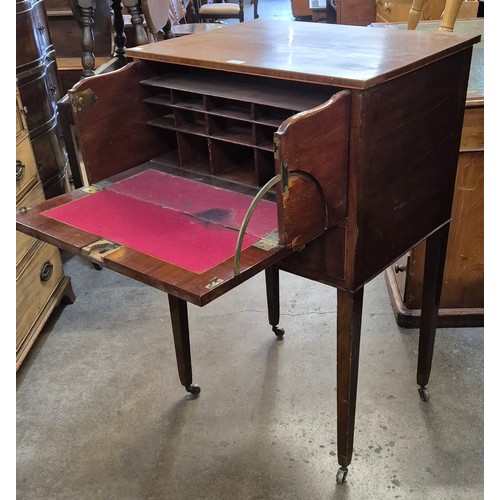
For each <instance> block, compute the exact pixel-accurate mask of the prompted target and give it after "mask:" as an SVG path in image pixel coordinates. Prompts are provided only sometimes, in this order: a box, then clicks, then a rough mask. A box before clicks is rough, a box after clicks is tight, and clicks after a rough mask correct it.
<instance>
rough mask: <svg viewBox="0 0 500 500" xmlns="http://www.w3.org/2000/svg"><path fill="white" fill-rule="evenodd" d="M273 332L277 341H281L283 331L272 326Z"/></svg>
mask: <svg viewBox="0 0 500 500" xmlns="http://www.w3.org/2000/svg"><path fill="white" fill-rule="evenodd" d="M273 332H274V333H275V335H276V337H278V340H281V339H282V338H283V335H285V330H284V329H283V328H279V327H277V326H273Z"/></svg>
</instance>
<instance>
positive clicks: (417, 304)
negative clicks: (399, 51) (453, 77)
mask: <svg viewBox="0 0 500 500" xmlns="http://www.w3.org/2000/svg"><path fill="white" fill-rule="evenodd" d="M439 25H440V21H422V22H420V23H419V25H418V26H417V30H418V31H437V30H438V28H439ZM373 26H375V27H380V28H386V29H395V30H405V29H406V25H405V23H390V24H374V25H373ZM455 32H456V33H461V34H480V35H481V37H482V40H481V42H480V43H478V44H476V45H474V49H473V53H472V64H471V70H470V74H469V82H468V89H467V100H466V107H465V117H464V124H463V129H462V139H461V143H460V154H459V157H458V169H457V178H456V183H455V190H454V198H453V208H452V221H451V224H450V237H449V241H448V252H447V256H446V265H445V269H444V279H443V290H442V294H441V306H440V310H439V317H438V325H439V326H440V327H467V326H482V325H483V324H484V21H483V19H482V18H480V19H463V20H460V19H459V20H458V21H456V23H455ZM424 255H425V242H424V243H421V244H419V245H418V246H417V247H415V248H414V249H412V250H411V251H410V252H409V253H408V254H407V255H405V256H403V257H402V258H401V259H399V260H398V261H397V262H395V263H394V265H392V266H391V267H390V268H389V269H387V271H386V282H387V286H388V290H389V295H390V298H391V303H392V306H393V309H394V314H395V316H396V321H397V323H398V325H399V326H402V327H405V328H418V326H419V325H420V319H421V316H420V308H421V307H422V286H423V263H424Z"/></svg>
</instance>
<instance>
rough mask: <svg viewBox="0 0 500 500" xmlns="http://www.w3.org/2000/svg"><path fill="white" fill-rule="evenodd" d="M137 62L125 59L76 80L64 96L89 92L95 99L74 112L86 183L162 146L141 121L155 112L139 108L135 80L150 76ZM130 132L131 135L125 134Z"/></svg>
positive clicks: (139, 160) (157, 152) (126, 166)
mask: <svg viewBox="0 0 500 500" xmlns="http://www.w3.org/2000/svg"><path fill="white" fill-rule="evenodd" d="M151 74H152V73H151V70H150V68H149V67H148V66H146V65H145V64H143V63H140V62H136V63H131V64H129V65H127V66H125V67H124V68H121V69H118V70H116V71H113V72H110V73H106V74H103V75H99V76H95V77H90V78H86V79H84V80H82V81H80V82H79V83H77V84H76V85H75V86H74V87H73V89H72V90H71V92H70V94H71V93H72V94H73V95H74V94H75V93H77V92H83V91H84V90H87V89H89V90H91V91H92V92H94V93H95V94H96V95H97V96H98V99H97V101H96V102H95V104H94V105H93V106H91V107H89V108H88V109H83V110H81V111H79V112H78V113H75V114H74V121H75V127H76V130H77V134H78V137H79V141H80V149H81V152H82V158H83V162H84V164H85V171H86V174H87V178H88V181H89V183H90V184H93V183H96V182H99V181H102V180H103V179H106V178H108V177H111V176H112V175H115V174H117V173H119V172H123V171H125V170H127V169H129V168H132V167H134V166H136V165H137V164H139V163H143V162H145V161H147V160H150V159H151V158H153V157H154V156H158V155H160V154H161V153H165V152H166V151H167V150H168V144H165V142H164V141H163V140H162V136H161V135H160V134H159V133H158V132H157V131H156V130H155V129H153V128H151V127H149V126H148V125H147V122H148V121H149V120H151V119H152V118H153V117H154V116H155V115H154V114H153V112H152V110H151V109H150V108H148V107H147V106H144V105H143V103H142V99H143V98H145V97H146V96H147V94H146V93H145V91H144V89H143V88H142V87H141V86H140V85H138V81H140V80H142V79H146V78H148V77H149V76H151ZM131 131H133V133H131Z"/></svg>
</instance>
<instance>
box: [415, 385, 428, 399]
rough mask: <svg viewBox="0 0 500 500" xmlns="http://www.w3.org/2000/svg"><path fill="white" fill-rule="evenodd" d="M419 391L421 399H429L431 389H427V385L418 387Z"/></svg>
mask: <svg viewBox="0 0 500 500" xmlns="http://www.w3.org/2000/svg"><path fill="white" fill-rule="evenodd" d="M418 393H419V394H420V399H421V400H422V401H429V398H430V397H431V395H430V394H429V389H427V387H424V386H420V387H419V388H418Z"/></svg>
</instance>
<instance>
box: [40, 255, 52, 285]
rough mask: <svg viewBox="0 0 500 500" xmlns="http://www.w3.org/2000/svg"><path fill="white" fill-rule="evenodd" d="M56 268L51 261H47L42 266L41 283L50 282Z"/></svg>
mask: <svg viewBox="0 0 500 500" xmlns="http://www.w3.org/2000/svg"><path fill="white" fill-rule="evenodd" d="M53 269H54V266H53V265H52V264H51V263H50V261H48V260H47V261H46V262H44V263H43V264H42V267H41V268H40V281H49V279H50V277H51V276H52V270H53Z"/></svg>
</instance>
